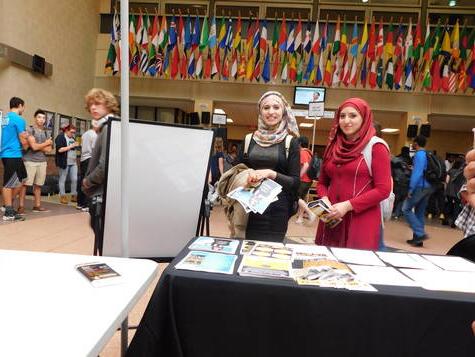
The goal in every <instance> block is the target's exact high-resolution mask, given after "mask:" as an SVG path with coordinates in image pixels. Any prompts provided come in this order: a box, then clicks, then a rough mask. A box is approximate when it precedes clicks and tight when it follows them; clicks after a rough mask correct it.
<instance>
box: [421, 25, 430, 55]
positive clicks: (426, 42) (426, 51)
mask: <svg viewBox="0 0 475 357" xmlns="http://www.w3.org/2000/svg"><path fill="white" fill-rule="evenodd" d="M431 42H432V37H431V34H430V23H429V18H427V27H426V37H425V39H424V50H423V55H422V56H423V58H424V60H425V61H429V60H430V45H431Z"/></svg>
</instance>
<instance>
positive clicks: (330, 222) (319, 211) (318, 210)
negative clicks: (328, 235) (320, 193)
mask: <svg viewBox="0 0 475 357" xmlns="http://www.w3.org/2000/svg"><path fill="white" fill-rule="evenodd" d="M308 208H310V209H311V210H312V212H313V213H315V214H316V215H317V217H318V218H319V219H320V220H321V221H322V222H324V223H325V225H326V226H327V227H329V228H333V227H335V226H336V225H337V224H338V223H340V222H341V219H329V218H328V217H327V216H328V214H329V213H330V207H329V206H328V204H327V203H326V202H325V201H324V200H322V199H320V200H316V201H310V202H309V203H308Z"/></svg>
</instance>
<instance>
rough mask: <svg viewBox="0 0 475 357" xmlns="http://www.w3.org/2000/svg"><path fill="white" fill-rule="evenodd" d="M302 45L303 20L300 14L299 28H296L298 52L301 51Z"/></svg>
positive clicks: (295, 46) (295, 43)
mask: <svg viewBox="0 0 475 357" xmlns="http://www.w3.org/2000/svg"><path fill="white" fill-rule="evenodd" d="M300 46H302V20H301V18H300V14H299V21H298V23H297V29H296V30H295V42H294V49H295V51H297V52H300V50H301V48H300Z"/></svg>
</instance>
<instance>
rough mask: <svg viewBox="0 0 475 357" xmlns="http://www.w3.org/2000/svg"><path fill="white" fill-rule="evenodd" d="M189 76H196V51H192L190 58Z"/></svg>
mask: <svg viewBox="0 0 475 357" xmlns="http://www.w3.org/2000/svg"><path fill="white" fill-rule="evenodd" d="M188 76H189V77H191V78H194V76H195V52H191V55H190V58H189V59H188Z"/></svg>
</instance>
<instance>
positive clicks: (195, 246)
mask: <svg viewBox="0 0 475 357" xmlns="http://www.w3.org/2000/svg"><path fill="white" fill-rule="evenodd" d="M238 246H239V241H238V240H236V239H225V238H213V237H198V238H196V240H195V241H194V242H193V243H192V244H191V245H190V246H189V247H188V248H189V249H190V250H206V251H209V252H218V253H226V254H235V253H236V250H237V247H238Z"/></svg>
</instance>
